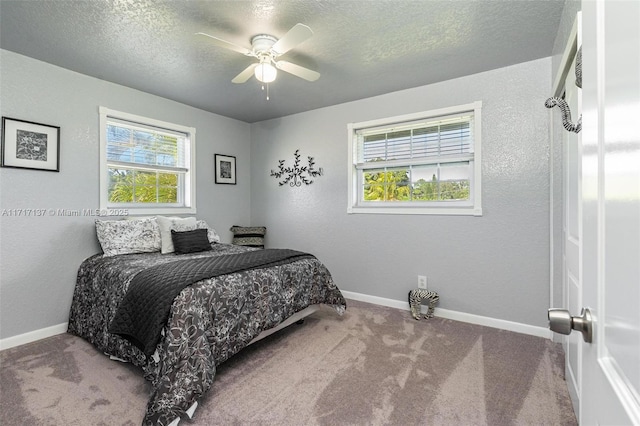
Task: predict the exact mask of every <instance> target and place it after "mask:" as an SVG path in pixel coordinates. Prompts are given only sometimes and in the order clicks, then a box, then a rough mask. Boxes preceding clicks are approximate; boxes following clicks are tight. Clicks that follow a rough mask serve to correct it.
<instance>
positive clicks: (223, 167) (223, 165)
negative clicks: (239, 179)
mask: <svg viewBox="0 0 640 426" xmlns="http://www.w3.org/2000/svg"><path fill="white" fill-rule="evenodd" d="M214 157H215V164H216V183H227V184H231V185H235V184H236V157H233V156H231V155H221V154H214Z"/></svg>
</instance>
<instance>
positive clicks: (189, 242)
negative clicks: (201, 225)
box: [171, 229, 211, 254]
mask: <svg viewBox="0 0 640 426" xmlns="http://www.w3.org/2000/svg"><path fill="white" fill-rule="evenodd" d="M171 240H172V241H173V248H174V251H175V253H176V254H186V253H196V252H199V251H205V250H211V243H209V238H208V237H207V230H206V229H194V230H192V231H184V232H178V231H174V230H173V229H172V230H171Z"/></svg>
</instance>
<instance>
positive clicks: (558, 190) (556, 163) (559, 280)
mask: <svg viewBox="0 0 640 426" xmlns="http://www.w3.org/2000/svg"><path fill="white" fill-rule="evenodd" d="M581 35H582V12H578V13H577V14H576V17H575V19H574V21H573V26H572V28H571V32H570V33H569V37H568V38H567V43H566V45H565V48H564V52H563V54H562V58H561V61H560V65H559V66H558V70H557V72H556V76H555V78H554V80H553V86H552V96H562V93H563V92H564V90H565V80H566V78H567V75H568V74H569V72H573V70H572V68H571V64H572V63H573V60H574V58H575V56H576V53H577V51H578V46H580V45H581V44H582V39H581V38H582V36H581ZM554 112H555V114H554ZM549 114H551V119H550V126H549V128H550V130H549V131H550V137H549V141H550V147H549V151H550V155H549V162H550V164H549V170H550V181H549V187H550V189H551V190H550V195H549V196H550V209H549V210H550V212H549V220H550V225H549V234H550V235H549V242H550V244H549V245H550V249H549V258H550V259H549V265H550V267H549V280H550V283H549V284H550V285H549V307H550V308H553V307H559V306H558V305H560V306H561V307H562V308H563V309H569V301H568V299H567V294H568V285H569V284H568V282H567V280H566V277H565V275H566V274H565V268H566V262H565V253H564V239H565V236H564V233H565V229H564V225H565V204H564V201H565V200H564V192H565V178H566V176H565V172H566V171H565V169H564V160H565V158H564V155H565V152H564V149H563V133H562V132H565V131H566V130H564V128H563V127H562V125H561V124H558V125H557V126H556V125H555V123H556V121H557V120H559V118H558V117H559V116H558V114H557V111H554V110H553V109H552V110H550V112H549ZM556 128H557V129H559V132H561V133H560V135H559V136H558V135H556V134H554V132H555V130H556ZM558 288H560V289H561V295H560V298H561V300H557V298H558V294H557V293H558V291H557V289H558ZM550 339H551V340H553V341H554V342H559V343H561V344H562V347H563V349H564V353H565V354H567V353H568V352H567V345H568V339H567V336H562V335H559V334H556V333H553V332H550ZM567 356H568V355H565V371H567V366H568V362H569V360H568V359H567ZM579 358H580V357H579ZM578 364H579V366H578V369H579V370H580V369H581V368H582V367H581V360H580V359H579V361H578ZM577 373H578V375H580V374H581V372H580V371H578V372H577ZM568 379H572V380H567V386H568V388H569V395H570V397H571V401H572V403H573V408H574V412H575V413H576V417H577V418H579V414H580V400H581V393H580V392H581V391H580V389H579V382H578V381H577V380H579V378H570V377H568Z"/></svg>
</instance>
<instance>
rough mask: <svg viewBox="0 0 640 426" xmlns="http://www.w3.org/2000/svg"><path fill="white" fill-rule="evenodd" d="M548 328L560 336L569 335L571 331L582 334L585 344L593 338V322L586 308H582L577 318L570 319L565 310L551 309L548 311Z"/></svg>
mask: <svg viewBox="0 0 640 426" xmlns="http://www.w3.org/2000/svg"><path fill="white" fill-rule="evenodd" d="M547 315H548V317H549V328H550V329H551V331H553V332H556V333H560V334H571V330H576V331H579V332H581V333H582V338H583V339H584V341H585V342H587V343H591V340H592V338H593V322H592V319H591V312H590V311H589V309H588V308H582V312H580V315H579V316H575V317H572V316H571V314H570V313H569V311H567V310H566V309H556V308H551V309H549V311H548V314H547Z"/></svg>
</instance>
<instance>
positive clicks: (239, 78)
mask: <svg viewBox="0 0 640 426" xmlns="http://www.w3.org/2000/svg"><path fill="white" fill-rule="evenodd" d="M257 66H258V63H255V62H254V63H253V64H251V65H249V66H248V67H246V68H245V69H244V71H242V72H241V73H240V74H238V75H236V76H235V77H234V78H233V80H231V82H232V83H245V82H246V81H247V80H249V79H250V78H251V76H252V75H253V70H254V69H255V68H256V67H257Z"/></svg>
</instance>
